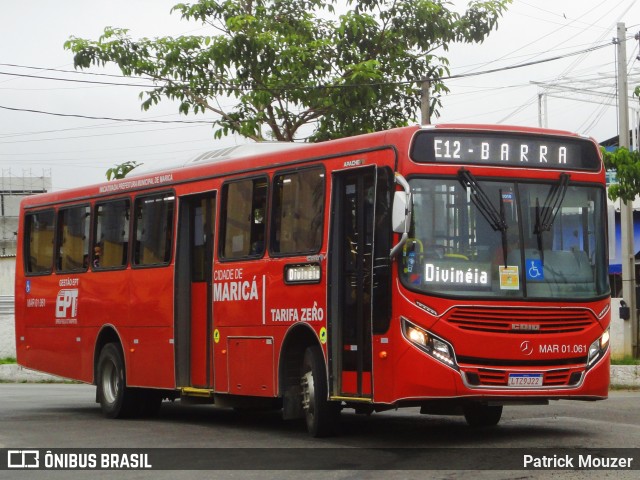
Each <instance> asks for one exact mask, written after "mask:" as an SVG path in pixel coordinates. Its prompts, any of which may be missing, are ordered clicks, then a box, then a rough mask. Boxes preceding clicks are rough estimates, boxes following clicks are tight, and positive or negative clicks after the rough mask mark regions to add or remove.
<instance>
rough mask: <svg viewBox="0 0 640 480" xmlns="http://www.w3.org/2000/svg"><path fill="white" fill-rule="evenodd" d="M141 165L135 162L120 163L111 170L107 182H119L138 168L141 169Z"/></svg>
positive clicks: (108, 172) (107, 174) (108, 171)
mask: <svg viewBox="0 0 640 480" xmlns="http://www.w3.org/2000/svg"><path fill="white" fill-rule="evenodd" d="M140 165H142V164H141V163H138V162H135V161H128V162H123V163H118V164H116V165H114V166H113V167H111V168H109V169H108V170H107V173H106V174H105V176H106V177H107V180H119V179H121V178H124V177H126V176H127V175H128V174H129V172H130V171H131V170H133V169H134V168H136V167H139V166H140Z"/></svg>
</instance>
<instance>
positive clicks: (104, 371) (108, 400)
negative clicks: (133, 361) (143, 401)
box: [96, 343, 136, 418]
mask: <svg viewBox="0 0 640 480" xmlns="http://www.w3.org/2000/svg"><path fill="white" fill-rule="evenodd" d="M96 385H97V387H98V398H99V400H100V407H101V408H102V413H103V414H104V415H105V416H106V417H108V418H123V417H127V416H130V415H131V414H132V412H133V410H134V408H135V403H136V402H135V399H134V394H133V392H132V391H131V389H129V388H127V386H126V385H127V382H126V378H125V369H124V358H123V355H122V350H121V349H120V348H119V346H118V345H116V344H115V343H108V344H106V345H105V346H104V347H103V348H102V351H101V352H100V358H99V359H98V368H97V381H96Z"/></svg>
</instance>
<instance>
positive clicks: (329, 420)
mask: <svg viewBox="0 0 640 480" xmlns="http://www.w3.org/2000/svg"><path fill="white" fill-rule="evenodd" d="M300 385H301V387H302V408H303V410H304V416H305V420H306V422H307V430H308V431H309V434H310V435H312V436H314V437H326V436H328V435H332V434H334V433H335V431H336V427H337V424H338V420H339V414H340V404H339V403H337V402H331V401H329V400H328V393H327V375H326V370H325V364H324V357H323V355H322V350H320V347H319V346H317V345H314V346H312V347H308V348H307V349H306V351H305V352H304V360H303V362H302V378H301V382H300Z"/></svg>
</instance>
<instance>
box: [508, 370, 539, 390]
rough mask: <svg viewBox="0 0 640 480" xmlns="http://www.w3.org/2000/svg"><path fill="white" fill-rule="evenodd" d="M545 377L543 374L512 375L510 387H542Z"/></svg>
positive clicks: (510, 376)
mask: <svg viewBox="0 0 640 480" xmlns="http://www.w3.org/2000/svg"><path fill="white" fill-rule="evenodd" d="M542 381H543V375H542V374H541V373H510V374H509V386H510V387H541V386H542Z"/></svg>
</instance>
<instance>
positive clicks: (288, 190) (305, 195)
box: [270, 167, 324, 255]
mask: <svg viewBox="0 0 640 480" xmlns="http://www.w3.org/2000/svg"><path fill="white" fill-rule="evenodd" d="M323 213H324V170H323V169H322V168H321V167H314V168H310V169H305V170H298V171H296V172H290V173H283V174H278V175H276V176H275V177H274V181H273V214H272V228H271V243H270V248H271V253H272V254H275V255H299V254H305V253H306V254H308V253H317V252H318V251H320V247H322V227H323Z"/></svg>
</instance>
